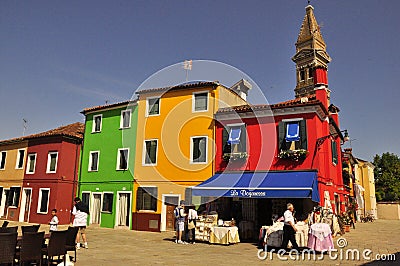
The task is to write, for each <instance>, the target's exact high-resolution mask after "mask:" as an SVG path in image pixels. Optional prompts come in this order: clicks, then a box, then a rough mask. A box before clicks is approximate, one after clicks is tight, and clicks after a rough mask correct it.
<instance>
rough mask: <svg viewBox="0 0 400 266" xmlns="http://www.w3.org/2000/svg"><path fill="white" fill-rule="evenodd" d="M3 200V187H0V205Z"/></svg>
mask: <svg viewBox="0 0 400 266" xmlns="http://www.w3.org/2000/svg"><path fill="white" fill-rule="evenodd" d="M2 198H3V187H0V205H1V200H2Z"/></svg>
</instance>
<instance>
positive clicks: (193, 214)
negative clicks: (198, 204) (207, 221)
mask: <svg viewBox="0 0 400 266" xmlns="http://www.w3.org/2000/svg"><path fill="white" fill-rule="evenodd" d="M197 219H198V216H197V211H196V210H195V209H194V205H192V204H191V205H189V211H188V233H187V237H186V239H187V241H188V242H189V243H192V244H194V243H195V241H196V220H197ZM189 233H190V235H191V237H192V241H190V236H189Z"/></svg>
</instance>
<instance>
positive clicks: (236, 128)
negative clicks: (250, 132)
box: [222, 124, 247, 153]
mask: <svg viewBox="0 0 400 266" xmlns="http://www.w3.org/2000/svg"><path fill="white" fill-rule="evenodd" d="M246 141H247V132H246V125H245V124H237V125H235V124H232V125H227V126H226V127H225V128H224V131H223V133H222V143H223V147H222V148H223V152H224V153H243V152H247V147H246Z"/></svg>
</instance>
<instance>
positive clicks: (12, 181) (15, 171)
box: [0, 138, 28, 221]
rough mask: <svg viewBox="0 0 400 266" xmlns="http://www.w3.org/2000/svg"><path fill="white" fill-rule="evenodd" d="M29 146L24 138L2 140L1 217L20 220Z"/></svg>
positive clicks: (0, 151)
mask: <svg viewBox="0 0 400 266" xmlns="http://www.w3.org/2000/svg"><path fill="white" fill-rule="evenodd" d="M27 147H28V141H27V140H24V139H23V138H17V139H10V140H4V141H0V217H1V218H4V219H7V220H11V221H18V220H19V214H20V209H19V208H20V195H21V187H22V182H23V179H24V173H25V158H26V150H27Z"/></svg>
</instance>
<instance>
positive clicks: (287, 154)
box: [278, 149, 308, 162]
mask: <svg viewBox="0 0 400 266" xmlns="http://www.w3.org/2000/svg"><path fill="white" fill-rule="evenodd" d="M307 154H308V151H307V150H305V149H299V150H281V151H280V152H279V154H278V157H279V158H281V159H289V160H292V161H296V162H297V161H300V160H304V159H305V158H306V157H307Z"/></svg>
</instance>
